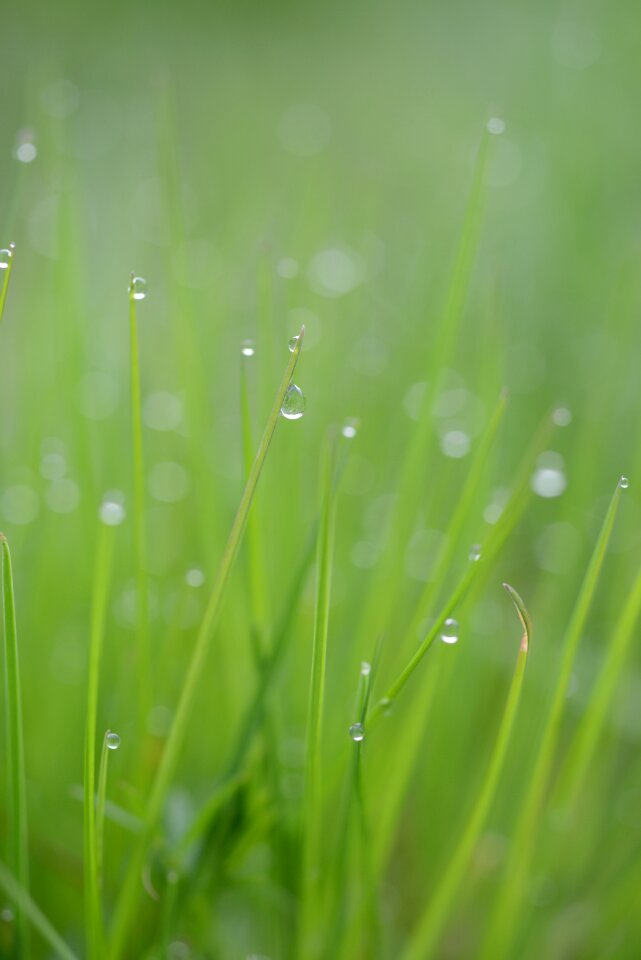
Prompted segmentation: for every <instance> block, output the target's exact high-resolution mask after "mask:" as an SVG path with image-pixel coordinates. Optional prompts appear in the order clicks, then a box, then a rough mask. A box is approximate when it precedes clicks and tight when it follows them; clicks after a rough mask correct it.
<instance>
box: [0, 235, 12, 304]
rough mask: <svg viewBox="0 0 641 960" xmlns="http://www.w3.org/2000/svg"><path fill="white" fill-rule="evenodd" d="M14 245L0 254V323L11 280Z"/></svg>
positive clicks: (10, 245)
mask: <svg viewBox="0 0 641 960" xmlns="http://www.w3.org/2000/svg"><path fill="white" fill-rule="evenodd" d="M15 249H16V245H15V243H10V244H9V246H8V247H7V249H6V250H3V251H2V252H0V271H1V272H0V322H2V315H3V313H4V305H5V303H6V300H7V292H8V290H9V280H10V278H11V268H12V266H13V255H14V253H15Z"/></svg>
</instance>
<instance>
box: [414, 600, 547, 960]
mask: <svg viewBox="0 0 641 960" xmlns="http://www.w3.org/2000/svg"><path fill="white" fill-rule="evenodd" d="M503 586H504V588H505V589H506V590H507V592H508V593H509V595H510V598H511V600H512V602H513V604H514V606H515V608H516V612H517V614H518V616H519V619H520V621H521V626H522V627H523V634H522V636H521V641H520V645H519V652H518V656H517V658H516V666H515V668H514V674H513V676H512V682H511V684H510V689H509V693H508V697H507V702H506V704H505V710H504V712H503V717H502V719H501V723H500V726H499V731H498V734H497V738H496V743H495V744H494V749H493V751H492V756H491V758H490V763H489V767H488V770H487V773H486V775H485V780H484V782H483V786H482V788H481V792H480V793H479V795H478V797H477V798H476V802H475V803H474V806H473V807H472V810H471V812H470V815H469V818H468V820H467V823H466V825H465V827H464V829H463V832H462V834H461V838H460V840H459V843H458V846H457V847H456V850H455V852H454V854H453V856H452V857H451V859H449V860H448V864H447V867H446V869H445V873H444V875H443V876H442V877H440V878H439V881H438V886H437V888H436V890H435V892H434V896H433V898H432V900H430V901H429V902H428V904H427V905H426V908H425V911H424V913H423V916H422V918H421V919H420V920H419V923H418V927H417V929H416V930H415V932H414V934H413V936H412V938H411V940H410V943H409V946H408V947H407V950H406V951H405V952H404V953H403V954H402V957H403V960H428V958H429V957H432V956H435V950H436V947H437V946H438V942H439V937H440V936H441V934H442V932H443V930H444V928H445V925H446V923H447V920H448V918H449V916H450V914H451V911H452V907H453V905H454V903H455V900H456V895H457V893H458V891H459V889H460V887H461V883H462V882H463V880H464V878H465V872H466V870H467V867H468V865H469V863H470V860H471V858H472V855H473V853H474V850H475V848H476V845H477V843H478V840H479V837H480V835H481V832H482V830H483V827H484V825H485V822H486V820H487V816H488V814H489V812H490V808H491V806H492V803H493V801H494V797H495V795H496V789H497V786H498V783H499V779H500V777H501V773H502V771H503V767H504V764H505V758H506V755H507V749H508V746H509V742H510V737H511V734H512V729H513V727H514V720H515V718H516V714H517V710H518V706H519V701H520V698H521V688H522V686H523V675H524V673H525V665H526V662H527V655H528V650H529V646H530V641H531V637H532V626H531V623H530V618H529V616H528V612H527V609H526V607H525V604H524V603H523V600H522V599H521V597H520V596H519V595H518V593H517V592H516V590H515V589H514V587H511V586H510V585H509V583H504V584H503Z"/></svg>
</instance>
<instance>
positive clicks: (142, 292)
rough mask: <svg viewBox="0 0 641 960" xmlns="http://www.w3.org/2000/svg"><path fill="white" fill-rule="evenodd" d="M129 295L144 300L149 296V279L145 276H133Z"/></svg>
mask: <svg viewBox="0 0 641 960" xmlns="http://www.w3.org/2000/svg"><path fill="white" fill-rule="evenodd" d="M129 295H130V296H131V297H133V298H134V300H144V299H145V297H146V296H147V281H146V280H145V279H143V277H134V276H132V278H131V280H130V281H129Z"/></svg>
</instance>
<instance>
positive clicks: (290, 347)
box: [287, 334, 298, 353]
mask: <svg viewBox="0 0 641 960" xmlns="http://www.w3.org/2000/svg"><path fill="white" fill-rule="evenodd" d="M297 343H298V334H296V336H295V337H291V338H290V340H289V342H288V344H287V349H288V350H289V352H290V353H293V352H294V350H295V349H296V344H297Z"/></svg>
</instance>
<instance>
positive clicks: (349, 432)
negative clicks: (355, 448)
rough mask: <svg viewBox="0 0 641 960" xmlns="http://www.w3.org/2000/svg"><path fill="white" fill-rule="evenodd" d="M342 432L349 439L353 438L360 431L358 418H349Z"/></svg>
mask: <svg viewBox="0 0 641 960" xmlns="http://www.w3.org/2000/svg"><path fill="white" fill-rule="evenodd" d="M341 433H342V434H343V436H344V437H346V438H347V439H348V440H353V439H354V437H355V436H356V434H357V433H358V420H356V419H355V418H354V417H350V418H349V419H348V420H346V421H345V423H344V424H343V429H342V430H341Z"/></svg>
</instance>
